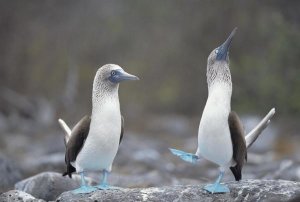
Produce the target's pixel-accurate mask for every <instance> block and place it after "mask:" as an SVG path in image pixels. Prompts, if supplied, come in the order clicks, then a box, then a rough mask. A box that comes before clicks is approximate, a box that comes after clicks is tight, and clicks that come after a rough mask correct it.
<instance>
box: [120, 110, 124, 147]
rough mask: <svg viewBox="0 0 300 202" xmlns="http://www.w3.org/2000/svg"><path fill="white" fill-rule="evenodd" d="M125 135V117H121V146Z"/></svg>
mask: <svg viewBox="0 0 300 202" xmlns="http://www.w3.org/2000/svg"><path fill="white" fill-rule="evenodd" d="M123 134H124V117H123V116H122V115H121V135H120V141H119V144H121V142H122V139H123Z"/></svg>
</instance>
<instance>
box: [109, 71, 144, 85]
mask: <svg viewBox="0 0 300 202" xmlns="http://www.w3.org/2000/svg"><path fill="white" fill-rule="evenodd" d="M108 79H109V80H110V81H111V82H113V83H120V82H122V81H128V80H140V79H139V78H138V77H137V76H134V75H132V74H129V73H127V72H125V71H124V70H115V74H114V75H111V76H110V77H109V78H108Z"/></svg>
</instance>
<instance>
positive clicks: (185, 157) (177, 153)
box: [169, 148, 199, 164]
mask: <svg viewBox="0 0 300 202" xmlns="http://www.w3.org/2000/svg"><path fill="white" fill-rule="evenodd" d="M169 150H170V151H171V152H172V154H174V155H175V156H179V157H180V158H181V159H182V160H184V161H186V162H189V163H193V164H195V163H197V161H198V160H199V157H198V156H196V155H195V154H191V153H187V152H184V151H180V150H177V149H171V148H169Z"/></svg>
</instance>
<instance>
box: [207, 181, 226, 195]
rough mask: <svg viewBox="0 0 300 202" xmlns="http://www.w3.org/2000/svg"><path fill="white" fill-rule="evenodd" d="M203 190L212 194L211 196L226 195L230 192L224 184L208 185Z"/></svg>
mask: <svg viewBox="0 0 300 202" xmlns="http://www.w3.org/2000/svg"><path fill="white" fill-rule="evenodd" d="M203 189H204V190H206V191H208V192H210V193H212V194H217V193H228V192H230V190H229V188H228V187H227V186H226V185H224V184H219V183H218V184H216V183H215V184H208V185H206V186H205V187H204V188H203Z"/></svg>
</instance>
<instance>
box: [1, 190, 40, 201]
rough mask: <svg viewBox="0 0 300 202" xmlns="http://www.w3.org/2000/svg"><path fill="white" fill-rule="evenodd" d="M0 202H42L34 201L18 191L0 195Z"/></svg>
mask: <svg viewBox="0 0 300 202" xmlns="http://www.w3.org/2000/svg"><path fill="white" fill-rule="evenodd" d="M0 201H1V202H6V201H8V202H10V201H20V202H21V201H25V202H44V200H42V199H36V198H34V197H33V196H31V195H30V194H27V193H25V192H22V191H18V190H11V191H9V192H6V193H3V194H1V195H0Z"/></svg>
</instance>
